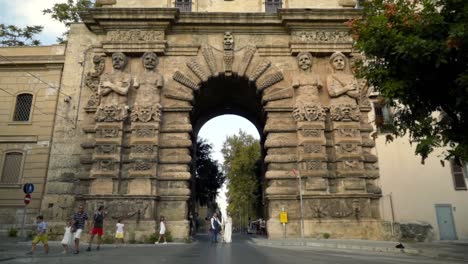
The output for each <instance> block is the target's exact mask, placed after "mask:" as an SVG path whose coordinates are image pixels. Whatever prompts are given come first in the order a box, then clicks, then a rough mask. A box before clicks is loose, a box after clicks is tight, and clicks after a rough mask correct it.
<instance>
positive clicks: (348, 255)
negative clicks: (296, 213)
mask: <svg viewBox="0 0 468 264" xmlns="http://www.w3.org/2000/svg"><path fill="white" fill-rule="evenodd" d="M27 249H28V247H27V246H26V245H24V252H26V251H27ZM82 249H85V248H84V247H83V248H82ZM15 250H19V249H18V248H15ZM7 251H8V249H7ZM60 251H61V249H60V247H59V245H57V244H55V245H53V246H51V251H50V253H49V254H48V255H45V254H44V253H43V248H42V246H40V245H39V246H38V248H37V251H36V253H35V254H34V256H32V257H31V256H26V255H23V254H21V252H20V254H17V256H16V257H15V258H13V259H9V260H4V261H0V264H3V263H12V264H13V263H15V264H17V263H44V264H52V263H70V264H74V263H76V264H83V263H100V264H121V263H122V264H127V263H130V264H136V263H145V264H147V263H151V264H159V263H174V264H202V263H203V264H212V263H225V264H231V263H232V264H249V263H252V264H254V263H255V264H262V263H272V264H276V263H278V264H280V263H281V264H284V263H295V264H296V263H297V264H301V263H304V264H305V263H307V264H322V263H327V264H330V263H335V264H351V263H353V264H354V263H356V264H357V263H359V264H366V263H369V264H371V263H372V264H377V263H391V264H396V263H402V264H406V263H408V264H410V263H411V264H416V263H424V264H433V263H464V262H452V261H448V260H437V259H430V258H426V257H420V256H406V255H400V254H381V253H370V252H361V251H359V252H357V251H336V250H323V249H311V248H275V247H263V246H257V245H254V244H252V243H251V242H250V240H249V239H248V237H246V236H241V235H234V236H233V243H232V244H211V243H210V242H209V240H208V236H206V235H201V236H198V240H197V242H195V243H191V244H172V245H171V244H167V245H162V244H159V245H129V246H124V247H119V248H116V247H114V246H112V245H105V246H103V247H102V248H101V250H100V251H95V250H93V251H91V252H86V251H84V250H82V251H81V252H80V254H78V255H73V254H66V255H63V254H61V253H60ZM0 255H1V252H0ZM0 259H1V258H0Z"/></svg>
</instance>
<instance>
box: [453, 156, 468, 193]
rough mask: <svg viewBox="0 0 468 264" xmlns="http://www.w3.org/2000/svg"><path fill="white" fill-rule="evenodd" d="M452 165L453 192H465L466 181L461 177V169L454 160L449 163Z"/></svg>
mask: <svg viewBox="0 0 468 264" xmlns="http://www.w3.org/2000/svg"><path fill="white" fill-rule="evenodd" d="M451 164H452V177H453V183H454V185H455V190H466V189H467V188H466V180H465V176H464V175H463V167H462V166H461V165H460V164H458V162H456V161H455V160H452V161H451Z"/></svg>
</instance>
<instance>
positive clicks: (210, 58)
mask: <svg viewBox="0 0 468 264" xmlns="http://www.w3.org/2000/svg"><path fill="white" fill-rule="evenodd" d="M201 52H202V54H203V57H204V58H205V61H206V64H208V68H209V69H210V72H211V75H212V76H218V70H217V67H216V59H215V57H214V55H213V49H212V48H211V47H210V46H208V45H203V46H202V48H201Z"/></svg>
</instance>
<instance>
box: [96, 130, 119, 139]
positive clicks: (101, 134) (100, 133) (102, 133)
mask: <svg viewBox="0 0 468 264" xmlns="http://www.w3.org/2000/svg"><path fill="white" fill-rule="evenodd" d="M118 136H119V129H118V128H98V129H96V137H97V138H116V137H118Z"/></svg>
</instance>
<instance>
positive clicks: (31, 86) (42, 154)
mask: <svg viewBox="0 0 468 264" xmlns="http://www.w3.org/2000/svg"><path fill="white" fill-rule="evenodd" d="M0 55H1V56H2V59H1V60H0V89H1V90H2V91H1V92H0V173H1V174H0V177H2V180H1V181H0V208H1V209H0V230H2V231H3V230H6V229H8V228H10V227H15V228H19V227H20V226H21V223H22V218H23V207H24V202H23V199H24V193H23V190H22V185H23V183H33V184H34V185H35V191H34V192H33V193H32V195H31V196H32V201H31V203H30V204H29V205H28V206H27V211H26V213H27V221H26V224H27V225H29V224H31V223H32V221H33V219H34V218H35V216H37V215H38V214H39V213H40V208H41V200H42V197H43V194H44V188H45V187H44V185H45V181H46V174H47V165H48V161H49V152H50V147H51V140H52V131H53V125H54V116H55V108H56V105H57V95H58V91H59V90H60V78H61V75H62V68H63V61H64V55H65V46H63V45H54V46H43V47H9V48H0ZM33 75H34V76H33ZM22 93H29V94H32V96H33V101H32V105H33V107H31V112H30V118H29V121H14V120H13V117H14V112H15V106H16V96H18V95H19V94H22ZM12 151H13V152H20V153H22V154H23V160H22V166H21V169H20V177H19V179H18V181H17V182H5V181H4V180H3V177H7V176H9V175H6V173H7V172H6V171H4V166H5V164H4V163H5V155H6V154H7V153H8V152H12Z"/></svg>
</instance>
